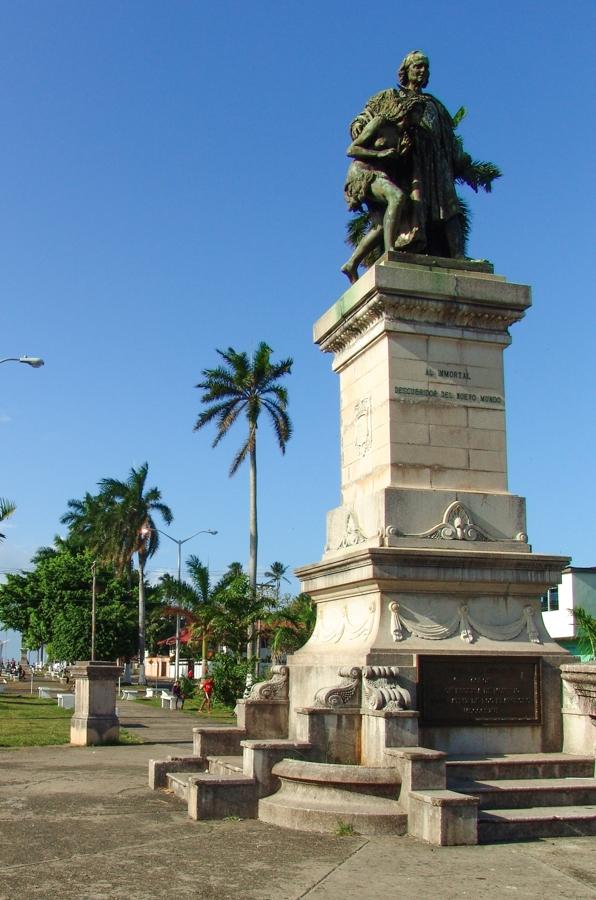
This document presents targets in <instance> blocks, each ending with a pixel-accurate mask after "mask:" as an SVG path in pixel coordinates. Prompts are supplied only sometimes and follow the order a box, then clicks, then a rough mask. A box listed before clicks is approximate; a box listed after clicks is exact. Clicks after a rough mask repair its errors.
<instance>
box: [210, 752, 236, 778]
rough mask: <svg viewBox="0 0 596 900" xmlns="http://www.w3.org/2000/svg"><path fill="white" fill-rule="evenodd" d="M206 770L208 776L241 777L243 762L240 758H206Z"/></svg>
mask: <svg viewBox="0 0 596 900" xmlns="http://www.w3.org/2000/svg"><path fill="white" fill-rule="evenodd" d="M207 763H208V769H207V771H208V772H209V774H210V775H242V774H243V760H242V755H240V756H208V757H207Z"/></svg>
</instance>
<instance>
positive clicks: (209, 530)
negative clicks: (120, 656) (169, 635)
mask: <svg viewBox="0 0 596 900" xmlns="http://www.w3.org/2000/svg"><path fill="white" fill-rule="evenodd" d="M155 530H156V531H159V533H160V534H163V536H164V537H167V538H168V540H170V541H173V542H174V543H175V544H176V545H177V546H178V587H180V584H181V582H182V544H186V542H187V541H192V539H193V538H195V537H196V536H197V535H198V534H217V531H215V530H214V529H213V528H204V529H202V530H201V531H195V533H194V534H191V535H190V536H189V537H187V538H182V540H180V539H179V538H173V537H172V535H171V534H168V533H167V531H162V530H161V528H156V529H155ZM174 665H175V673H176V674H175V676H174V680H176V679H177V678H178V675H179V672H178V668H179V665H180V616H179V615H176V655H175V657H174Z"/></svg>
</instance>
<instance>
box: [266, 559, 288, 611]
mask: <svg viewBox="0 0 596 900" xmlns="http://www.w3.org/2000/svg"><path fill="white" fill-rule="evenodd" d="M287 571H288V566H284V564H283V563H281V562H273V563H271V568H270V569H269V571H268V572H265V578H267V579H268V581H270V582H271V583H272V584H273V585H275V601H276V603H279V595H280V592H281V583H282V581H285V582H286V583H287V584H289V583H290V579H289V578H286V572H287Z"/></svg>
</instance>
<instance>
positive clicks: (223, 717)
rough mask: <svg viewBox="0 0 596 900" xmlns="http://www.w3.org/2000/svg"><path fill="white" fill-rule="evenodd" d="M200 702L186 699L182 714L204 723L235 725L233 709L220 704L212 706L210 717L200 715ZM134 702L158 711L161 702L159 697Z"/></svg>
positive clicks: (205, 713) (207, 714)
mask: <svg viewBox="0 0 596 900" xmlns="http://www.w3.org/2000/svg"><path fill="white" fill-rule="evenodd" d="M202 700H203V698H202V697H187V698H186V700H185V701H184V709H183V710H182V712H183V713H187V715H191V716H193V717H194V718H198V719H204V720H205V721H206V722H218V723H225V724H226V725H228V724H235V723H236V716H235V713H234V710H233V708H232V707H231V706H223V705H222V704H221V703H214V704H213V712H212V713H211V715H209V713H207V712H202V713H200V712H199V706H200V705H201V703H202ZM134 702H135V703H144V704H147V705H148V706H155V707H156V708H158V709H159V708H160V707H161V700H160V698H159V697H150V698H149V699H148V700H145V699H137V700H135V701H134Z"/></svg>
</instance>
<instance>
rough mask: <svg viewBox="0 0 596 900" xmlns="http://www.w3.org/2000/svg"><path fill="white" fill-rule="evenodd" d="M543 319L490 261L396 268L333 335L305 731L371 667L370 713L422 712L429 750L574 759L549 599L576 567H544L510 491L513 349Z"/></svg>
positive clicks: (312, 573)
mask: <svg viewBox="0 0 596 900" xmlns="http://www.w3.org/2000/svg"><path fill="white" fill-rule="evenodd" d="M529 305H530V291H529V288H528V287H526V286H525V285H517V284H510V283H508V282H507V281H506V279H505V278H504V277H503V276H500V275H495V274H494V273H493V271H492V266H491V265H490V264H488V263H473V262H464V261H457V260H444V259H434V258H430V257H415V256H409V255H407V254H401V253H388V254H385V256H384V257H383V258H382V259H381V260H380V261H379V263H377V264H376V265H375V266H373V267H372V268H371V269H369V271H368V272H366V273H365V274H364V275H363V276H362V277H361V278H360V279H359V280H358V282H356V284H354V285H353V286H352V287H351V288H350V289H349V290H348V291H347V292H346V293H345V294H344V295H343V296H342V297H341V298H340V299H339V300H338V301H337V303H335V305H334V306H332V307H331V309H329V310H328V311H327V312H326V313H325V314H324V315H323V316H322V317H321V319H319V321H318V322H317V323H316V324H315V329H314V336H315V341H316V343H317V344H318V345H319V346H320V347H321V349H322V350H324V351H326V352H331V353H333V355H334V358H333V368H334V370H335V371H336V372H337V373H338V374H339V378H340V409H341V413H340V415H341V472H342V478H341V488H342V502H341V505H340V506H339V507H338V508H337V509H334V510H332V511H331V512H330V513H329V515H328V521H327V543H326V547H325V551H324V555H323V559H322V561H321V562H319V563H316V564H314V565H310V566H306V567H304V568H301V569H299V570H298V573H297V574H298V576H299V577H300V579H301V583H302V590H303V591H307V592H308V593H310V594H311V595H312V596H313V598H314V599H315V601H316V603H317V624H316V628H315V631H314V634H313V635H312V638H311V639H310V641H309V642H308V643H307V644H306V646H305V647H303V648H302V649H301V650H300V651H298V652H297V653H296V654H294V656H293V657H292V658H291V659H290V660H289V665H290V670H291V675H290V691H291V694H290V700H291V705H290V728H291V734H293V733H296V732H297V731H298V729H300V728H301V726H300V725H299V723H298V719H299V715H298V714H297V710H302V709H304V708H306V709H308V708H310V707H313V705H314V706H317V705H318V706H321V705H322V706H324V705H325V700H324V699H322V698H324V697H325V696H327V697H332V698H333V700H332V701H331V702H332V703H333V704H335V705H336V707H337V705H339V706H341V705H342V703H343V702H344V700H343V699H342V697H343V696H344V695H346V696H347V693H349V692H346V690H345V684H342V682H341V678H338V670H341V671H342V673H345V672H346V671H348V670H350V669H354V670H357V671H359V672H360V673H361V677H362V679H363V682H362V691H361V695H360V699H359V700H358V701H357V702H358V705H359V706H360V708H361V709H363V710H365V709H367V708H372V709H376V710H378V711H382V710H383V709H385V710H387V711H393V710H396V709H404V708H410V709H413V710H416V711H418V712H419V713H420V716H419V718H418V739H419V743H420V745H422V746H424V747H430V748H434V749H437V750H446V751H448V752H454V753H491V752H492V753H502V752H539V751H555V750H560V748H561V741H562V734H561V716H560V702H559V696H560V673H559V665H560V663H561V662H562V661H565V660H566V659H568V656H567V654H566V652H565V651H563V650H562V649H561V648H560V647H559V646H558V645H557V644H555V643H554V642H553V641H552V640H551V639H550V637H549V635H548V633H547V631H546V629H545V628H544V625H543V622H542V616H541V611H540V595H541V594H542V593H543V592H544V591H545V590H547V589H548V588H549V587H551V586H552V585H554V584H557V583H558V582H559V581H560V573H561V569H562V568H563V567H564V566H565V565H566V564H567V562H568V560H567V559H566V558H563V557H554V556H544V555H538V554H534V553H532V550H531V547H530V545H529V543H528V537H527V534H526V518H525V503H524V500H523V498H521V497H517V496H515V495H512V494H510V493H509V492H508V489H507V453H506V427H505V388H504V377H503V350H504V349H505V348H506V347H507V346H508V345H509V343H510V336H509V330H508V329H509V327H510V326H511V325H512V324H514V323H515V322H517V321H518V320H520V319H521V318H522V317H523V315H524V313H525V310H526V309H527V308H528V307H529ZM527 402H528V403H532V402H533V398H532V397H531V396H528V398H527ZM445 658H449V659H450V660H452V665H450V666H448V667H447V668H445V669H443V670H441V669H440V660H441V659H445ZM463 659H465V660H468V661H470V662H469V664H467V665H468V667H467V668H465V667H464V668H463V669H462V667H461V666H459V668H458V666H457V664H458V661H460V660H463ZM496 660H501V661H503V660H505V662H504V664H503V663H502V664H501V665H498V664H497V663H496V662H495V664H493V661H496ZM441 671H443V672H444V676H441V675H440V672H441ZM425 672H426V673H428V674H427V675H424V673H425ZM437 672H439V675H437ZM367 673H368V674H367ZM371 673H372V674H371ZM334 683H335V684H336V685H338V687H339V688H340V690H339V692H338V691H336V692H335V693H334V692H333V691H332V690H330V689H331V688H332V687H333V685H334ZM375 685H376V687H375ZM322 688H326V691H322ZM400 692H401V693H400ZM317 698H318V699H317ZM338 698H339V700H338ZM406 698H407V699H406ZM346 702H347V703H348V705H350V706H351V707H353V706H354V694H352V695H351V697H349V698H348V699H347V701H346ZM321 721H322V720H321ZM292 729H294V732H292ZM377 733H378V730H377V729H374V728H370V727H368V723H367V727H362V728H361V730H360V734H359V737H358V740H359V742H360V748H361V749H360V755H361V759H378V758H379V754H378V748H375V747H372V746H368V744H369V743H370V742H371V741H374V740H376V738H375V737H374V735H376V734H377ZM403 739H404V738H403V736H402V737H394V738H393V740H395V741H399V740H403Z"/></svg>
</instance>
